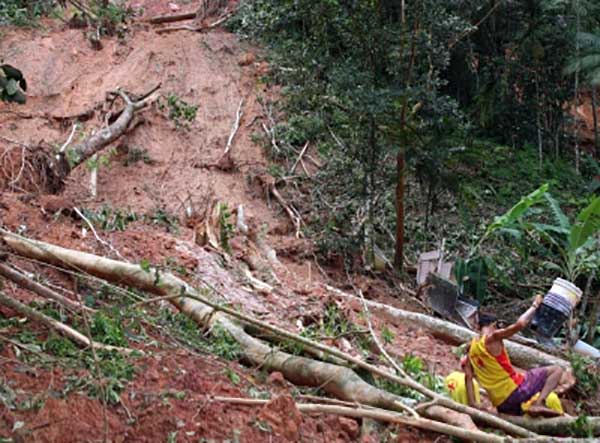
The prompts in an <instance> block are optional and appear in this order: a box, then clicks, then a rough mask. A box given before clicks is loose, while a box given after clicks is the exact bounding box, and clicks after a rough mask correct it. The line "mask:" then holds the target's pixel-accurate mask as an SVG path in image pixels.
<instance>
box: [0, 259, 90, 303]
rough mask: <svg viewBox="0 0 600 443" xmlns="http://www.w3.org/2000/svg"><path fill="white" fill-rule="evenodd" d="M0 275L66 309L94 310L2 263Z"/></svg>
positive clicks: (0, 264)
mask: <svg viewBox="0 0 600 443" xmlns="http://www.w3.org/2000/svg"><path fill="white" fill-rule="evenodd" d="M0 275H2V276H3V277H5V278H8V279H9V280H12V281H13V282H15V283H16V284H18V285H19V286H21V287H23V288H25V289H27V290H29V291H32V292H35V293H36V294H38V295H41V296H42V297H44V298H47V299H50V300H54V301H56V302H58V303H59V304H61V305H62V306H64V307H66V308H67V309H71V310H73V311H74V312H78V311H81V310H86V311H90V312H94V309H92V308H89V307H87V306H85V305H84V304H80V303H77V302H75V301H73V300H71V299H69V298H67V297H65V296H63V295H61V294H59V293H58V292H56V291H53V290H52V289H50V288H47V287H45V286H44V285H41V284H40V283H38V282H36V281H34V280H32V279H31V278H29V277H28V276H26V275H24V274H22V273H20V272H17V271H16V270H14V269H12V268H10V267H9V266H7V265H5V264H4V263H0Z"/></svg>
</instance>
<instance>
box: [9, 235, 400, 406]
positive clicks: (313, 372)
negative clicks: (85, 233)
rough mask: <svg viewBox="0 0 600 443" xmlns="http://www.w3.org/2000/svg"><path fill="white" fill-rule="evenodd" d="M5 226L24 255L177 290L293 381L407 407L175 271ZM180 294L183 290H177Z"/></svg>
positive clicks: (160, 290)
mask: <svg viewBox="0 0 600 443" xmlns="http://www.w3.org/2000/svg"><path fill="white" fill-rule="evenodd" d="M2 232H3V233H4V234H5V235H3V239H4V241H5V242H6V243H7V244H8V245H9V246H10V247H11V248H13V249H14V250H15V251H18V252H19V253H20V254H22V255H24V256H27V257H30V258H35V259H37V260H41V261H44V262H48V263H52V264H55V265H61V266H65V265H66V266H69V267H73V268H75V269H77V270H79V271H80V272H81V271H83V272H87V273H89V274H91V275H95V276H97V277H100V278H103V279H106V280H108V281H112V282H115V283H118V284H124V285H128V286H133V287H137V288H139V289H142V290H145V291H148V292H151V293H154V294H157V295H164V296H169V295H172V296H176V297H175V298H170V299H169V301H170V302H171V303H173V304H174V305H175V306H176V307H177V308H178V309H179V310H181V311H182V312H183V313H184V314H186V315H188V316H189V317H190V318H192V319H193V320H194V321H196V322H197V323H198V324H200V325H201V326H203V327H208V328H212V327H214V326H215V325H219V326H220V327H222V328H223V329H224V330H225V331H227V332H228V333H229V334H230V335H231V336H232V337H233V338H234V339H235V340H236V341H237V342H238V343H239V344H240V346H241V348H242V349H243V352H244V357H245V359H246V360H247V361H248V362H249V363H251V364H253V365H256V366H259V367H264V368H265V369H267V370H269V371H279V372H281V373H282V374H283V375H284V376H285V378H286V379H288V380H290V381H291V382H292V383H296V384H299V385H305V386H319V387H322V388H323V389H324V390H325V391H327V392H328V393H330V394H332V395H334V396H336V397H338V398H341V399H344V400H349V401H355V402H359V403H365V404H370V405H373V406H377V407H381V408H384V409H390V410H403V407H401V406H399V405H398V403H401V402H402V401H403V398H402V397H399V396H397V395H394V394H391V393H389V392H386V391H383V390H381V389H378V388H376V387H374V386H372V385H370V384H369V383H367V382H365V381H364V380H363V379H362V378H360V377H359V376H358V375H357V374H356V373H355V372H354V371H352V370H351V369H349V368H347V367H343V366H337V365H334V364H331V363H325V362H320V361H317V360H312V359H309V358H305V357H299V356H295V355H291V354H288V353H286V352H282V351H276V350H274V349H273V348H271V347H270V346H268V345H267V344H265V343H264V342H262V341H260V340H258V339H256V338H254V337H252V336H250V335H249V334H247V333H246V332H245V331H244V329H243V328H242V327H240V326H239V325H237V324H236V323H234V322H233V321H232V320H231V319H230V318H228V317H227V316H226V315H224V314H222V313H219V312H217V313H215V311H214V310H213V309H212V308H211V307H210V306H207V305H205V304H203V303H200V302H198V301H196V300H193V299H191V298H189V297H186V295H190V296H198V297H199V296H200V295H199V294H198V292H197V291H196V290H195V289H194V288H192V287H191V286H190V285H188V284H187V283H186V282H185V281H183V280H181V279H179V278H177V277H175V276H173V275H172V274H169V273H160V274H158V273H159V271H158V270H157V269H153V270H151V271H150V272H148V271H145V270H143V269H142V268H141V267H140V266H139V265H134V264H130V263H124V262H119V261H116V260H111V259H107V258H103V257H99V256H96V255H93V254H88V253H84V252H78V251H73V250H69V249H65V248H61V247H58V246H53V245H50V244H47V243H43V242H38V241H34V240H29V239H25V238H23V237H20V236H17V235H15V234H12V233H7V232H6V231H2ZM178 294H179V295H180V296H177V295H178Z"/></svg>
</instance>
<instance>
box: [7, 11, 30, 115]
mask: <svg viewBox="0 0 600 443" xmlns="http://www.w3.org/2000/svg"><path fill="white" fill-rule="evenodd" d="M0 5H1V3H0ZM24 91H27V82H26V80H25V78H24V77H23V73H22V72H21V71H19V70H18V69H17V68H15V67H13V66H11V65H6V64H5V65H1V66H0V100H2V101H5V102H9V103H10V102H14V103H19V104H22V105H23V104H25V102H26V101H27V98H26V97H25V94H24V93H23V92H24Z"/></svg>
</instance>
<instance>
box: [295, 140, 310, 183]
mask: <svg viewBox="0 0 600 443" xmlns="http://www.w3.org/2000/svg"><path fill="white" fill-rule="evenodd" d="M309 145H310V142H308V141H307V142H306V143H304V147H303V148H302V151H300V155H298V158H297V159H296V161H295V162H294V164H293V165H292V168H291V169H290V174H293V173H294V171H295V170H296V166H298V163H300V161H302V156H303V155H304V154H305V153H306V150H307V149H308V146H309ZM305 172H306V169H305ZM307 175H308V173H307Z"/></svg>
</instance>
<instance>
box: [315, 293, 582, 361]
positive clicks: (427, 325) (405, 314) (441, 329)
mask: <svg viewBox="0 0 600 443" xmlns="http://www.w3.org/2000/svg"><path fill="white" fill-rule="evenodd" d="M326 288H327V290H329V291H330V292H333V293H335V294H337V295H339V296H342V297H345V298H351V299H354V300H356V302H357V310H358V309H360V305H359V304H358V303H360V299H359V298H358V297H356V296H354V295H352V294H348V293H346V292H343V291H340V290H339V289H337V288H334V287H331V286H326ZM367 304H368V306H369V308H370V309H371V311H373V312H376V313H377V314H378V316H380V317H381V318H384V319H385V320H386V321H389V322H390V323H393V324H397V325H402V326H405V325H406V324H412V325H414V326H418V327H420V328H423V329H427V330H428V331H430V332H431V333H432V334H433V335H435V336H437V337H440V338H442V339H444V340H450V341H453V342H455V343H468V342H470V341H471V340H472V339H473V338H474V337H476V336H477V334H476V333H475V332H473V331H471V330H469V329H467V328H464V327H462V326H459V325H456V324H454V323H450V322H448V321H445V320H440V319H437V318H434V317H430V316H429V315H424V314H419V313H417V312H410V311H405V310H403V309H399V308H394V307H393V306H389V305H385V304H383V303H377V302H374V301H371V300H367ZM504 345H505V346H506V350H507V352H508V354H509V355H510V358H511V360H512V361H513V362H514V363H515V365H517V366H519V367H521V368H526V369H528V368H533V367H536V366H549V365H557V366H560V367H561V368H564V369H567V370H569V371H572V368H571V364H570V363H569V362H568V361H566V360H563V359H561V358H558V357H555V356H553V355H550V354H547V353H545V352H542V351H539V350H537V349H533V348H531V347H528V346H524V345H522V344H519V343H515V342H513V341H510V340H505V341H504Z"/></svg>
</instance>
